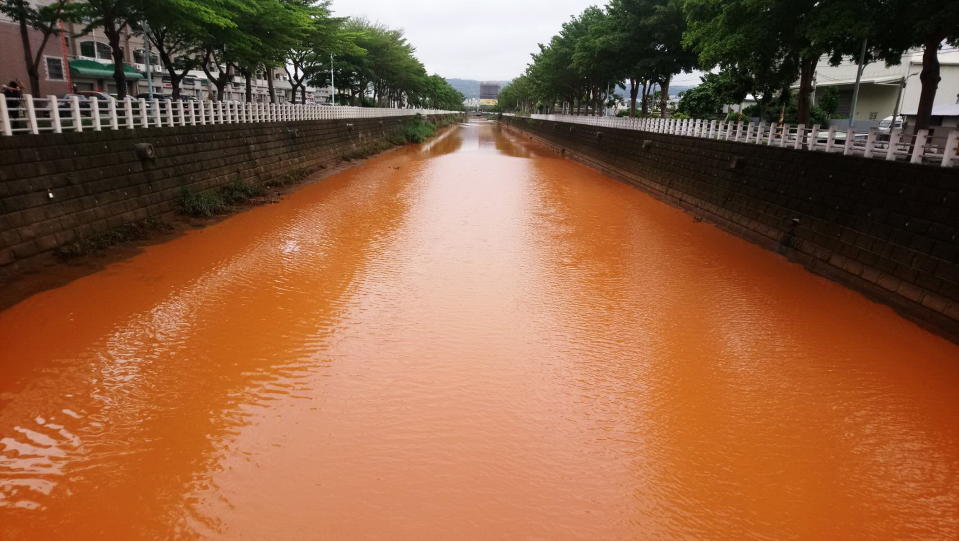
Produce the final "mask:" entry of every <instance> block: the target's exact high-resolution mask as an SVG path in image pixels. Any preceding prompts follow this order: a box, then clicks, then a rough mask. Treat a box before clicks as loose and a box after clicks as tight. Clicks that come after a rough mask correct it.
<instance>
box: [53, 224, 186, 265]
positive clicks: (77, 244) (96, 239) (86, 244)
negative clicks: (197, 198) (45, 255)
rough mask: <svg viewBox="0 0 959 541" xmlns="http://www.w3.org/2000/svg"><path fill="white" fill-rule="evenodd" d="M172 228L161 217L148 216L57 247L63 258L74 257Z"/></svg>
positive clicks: (59, 254)
mask: <svg viewBox="0 0 959 541" xmlns="http://www.w3.org/2000/svg"><path fill="white" fill-rule="evenodd" d="M170 228H171V226H170V224H168V223H166V222H164V221H163V220H161V219H159V218H147V219H145V220H140V221H136V222H130V223H126V224H123V225H121V226H119V227H114V228H112V229H110V230H107V231H104V232H102V233H96V234H93V235H89V236H86V237H82V238H79V239H77V240H74V241H73V242H70V243H67V244H64V245H62V246H60V247H59V248H57V255H58V256H60V257H61V258H62V259H73V258H76V257H81V256H84V255H87V254H90V253H94V252H99V251H100V250H104V249H106V248H109V247H110V246H115V245H117V244H122V243H124V242H133V241H138V240H144V239H147V238H149V237H150V235H152V234H153V233H155V232H157V231H165V230H169V229H170Z"/></svg>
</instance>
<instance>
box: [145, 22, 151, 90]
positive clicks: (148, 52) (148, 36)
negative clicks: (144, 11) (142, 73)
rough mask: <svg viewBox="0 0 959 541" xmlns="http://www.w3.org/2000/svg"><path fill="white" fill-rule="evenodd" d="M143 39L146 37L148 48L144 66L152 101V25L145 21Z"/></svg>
mask: <svg viewBox="0 0 959 541" xmlns="http://www.w3.org/2000/svg"><path fill="white" fill-rule="evenodd" d="M143 37H144V40H143V42H144V46H145V47H146V58H144V59H143V64H144V65H145V66H146V68H147V94H148V95H149V96H150V99H151V100H152V99H153V68H152V67H151V64H150V60H151V58H150V57H151V56H153V52H152V47H150V24H149V23H147V22H146V21H143Z"/></svg>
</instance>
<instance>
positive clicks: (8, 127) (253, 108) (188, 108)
mask: <svg viewBox="0 0 959 541" xmlns="http://www.w3.org/2000/svg"><path fill="white" fill-rule="evenodd" d="M8 102H9V103H8ZM10 104H12V105H13V106H12V107H11V106H10ZM454 113H456V111H443V110H439V109H385V108H382V109H381V108H374V107H349V106H335V107H331V106H325V105H301V104H289V103H286V104H279V103H246V102H235V101H180V100H176V101H173V100H168V99H167V100H160V99H152V100H147V99H133V98H130V97H127V98H124V99H122V100H114V99H109V100H107V99H103V100H101V99H97V98H89V99H80V97H79V96H70V97H69V98H57V97H56V96H48V97H47V98H35V97H33V96H30V95H29V94H24V95H23V97H22V98H19V99H3V98H2V97H0V135H5V136H12V135H18V134H39V133H64V132H83V131H102V130H123V129H130V130H132V129H138V128H159V127H170V126H203V125H207V124H237V123H246V122H288V121H295V120H326V119H338V118H382V117H392V116H409V115H415V114H421V115H439V114H454Z"/></svg>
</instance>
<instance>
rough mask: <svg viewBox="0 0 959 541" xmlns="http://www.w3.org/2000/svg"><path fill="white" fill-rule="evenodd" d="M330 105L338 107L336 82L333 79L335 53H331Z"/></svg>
mask: <svg viewBox="0 0 959 541" xmlns="http://www.w3.org/2000/svg"><path fill="white" fill-rule="evenodd" d="M330 105H333V106H335V105H336V81H335V80H334V79H333V53H330Z"/></svg>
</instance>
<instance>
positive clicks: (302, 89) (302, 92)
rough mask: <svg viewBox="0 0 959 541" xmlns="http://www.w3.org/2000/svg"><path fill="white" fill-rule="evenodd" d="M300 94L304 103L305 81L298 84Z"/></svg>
mask: <svg viewBox="0 0 959 541" xmlns="http://www.w3.org/2000/svg"><path fill="white" fill-rule="evenodd" d="M300 95H301V96H302V98H303V102H302V103H303V105H306V83H303V84H301V85H300Z"/></svg>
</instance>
